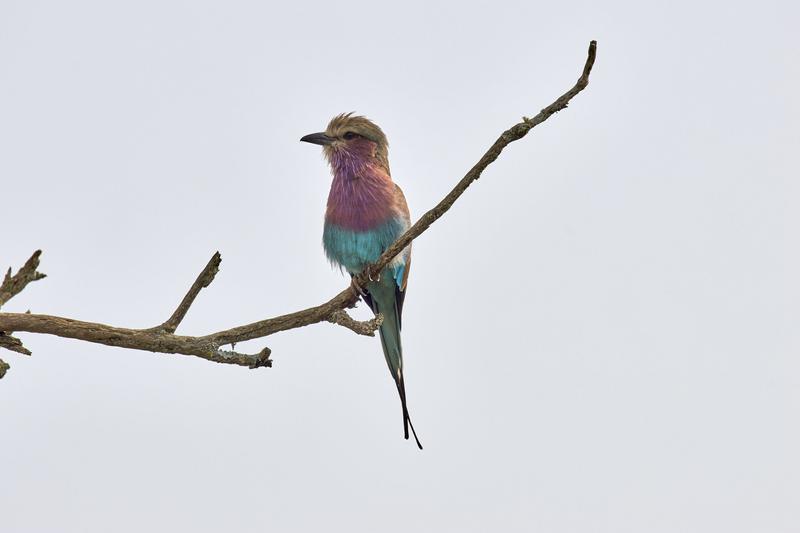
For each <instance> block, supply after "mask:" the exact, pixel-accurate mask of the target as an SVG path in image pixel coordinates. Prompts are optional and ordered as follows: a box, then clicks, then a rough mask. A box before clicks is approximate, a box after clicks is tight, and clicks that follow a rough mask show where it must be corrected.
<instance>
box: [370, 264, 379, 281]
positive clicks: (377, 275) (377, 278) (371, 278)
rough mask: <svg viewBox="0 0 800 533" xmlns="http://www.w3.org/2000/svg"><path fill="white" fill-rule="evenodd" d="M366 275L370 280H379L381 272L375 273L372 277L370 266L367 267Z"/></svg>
mask: <svg viewBox="0 0 800 533" xmlns="http://www.w3.org/2000/svg"><path fill="white" fill-rule="evenodd" d="M367 277H368V278H369V280H370V281H374V282H379V281H380V280H381V273H380V272H378V273H377V274H376V275H375V277H373V274H372V268H371V267H367Z"/></svg>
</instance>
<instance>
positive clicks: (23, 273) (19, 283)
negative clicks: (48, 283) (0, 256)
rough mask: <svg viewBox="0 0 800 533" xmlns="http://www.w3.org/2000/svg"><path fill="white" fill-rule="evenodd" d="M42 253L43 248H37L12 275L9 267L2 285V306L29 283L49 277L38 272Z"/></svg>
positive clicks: (0, 287) (0, 289)
mask: <svg viewBox="0 0 800 533" xmlns="http://www.w3.org/2000/svg"><path fill="white" fill-rule="evenodd" d="M40 255H42V251H41V250H36V251H35V252H33V255H32V256H31V257H30V259H28V260H27V261H25V264H24V265H22V268H20V269H19V270H18V271H17V273H16V274H14V275H13V276H12V275H11V267H8V272H6V276H5V278H4V279H3V283H2V285H0V307H3V305H4V304H5V303H6V302H7V301H9V300H10V299H11V298H13V297H14V296H16V295H17V294H19V293H20V292H22V289H24V288H25V287H27V285H28V283H30V282H32V281H38V280H40V279H42V278H45V277H47V276H46V274H42V273H41V272H37V271H36V269H37V268H39V256H40Z"/></svg>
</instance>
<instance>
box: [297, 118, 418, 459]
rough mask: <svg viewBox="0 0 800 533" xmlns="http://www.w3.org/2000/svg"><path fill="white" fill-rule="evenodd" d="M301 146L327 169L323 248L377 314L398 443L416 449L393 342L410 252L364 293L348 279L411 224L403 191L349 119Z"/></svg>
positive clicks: (379, 141) (385, 159)
mask: <svg viewBox="0 0 800 533" xmlns="http://www.w3.org/2000/svg"><path fill="white" fill-rule="evenodd" d="M300 140H301V141H302V142H306V143H312V144H318V145H321V146H322V151H323V154H324V155H325V159H327V161H328V164H329V166H330V169H331V174H332V175H333V180H332V182H331V188H330V192H329V193H328V202H327V207H326V209H325V223H324V227H323V232H322V244H323V248H324V250H325V254H326V256H327V258H328V260H329V261H330V262H331V264H332V265H334V266H335V267H339V268H340V269H342V270H345V271H347V272H348V273H349V274H350V276H351V278H352V279H353V284H352V286H353V288H354V290H355V291H357V293H358V294H359V295H360V296H361V298H363V300H364V301H365V302H366V303H367V305H368V306H369V307H370V309H372V312H373V313H375V315H377V314H378V313H380V314H382V315H383V322H382V323H381V325H380V327H379V334H380V338H381V346H382V348H383V355H384V357H385V359H386V364H387V365H388V367H389V372H390V374H391V376H392V379H393V380H394V383H395V385H396V386H397V392H398V394H399V395H400V404H401V407H402V410H403V432H404V436H405V438H406V440H408V438H409V431H408V430H409V428H411V433H412V434H413V435H414V440H415V441H416V443H417V446H418V447H419V449H420V450H421V449H422V444H421V443H420V441H419V438H417V432H416V431H415V430H414V425H413V424H412V423H411V417H410V416H409V414H408V405H407V402H406V388H405V379H404V376H403V347H402V344H401V341H400V328H401V317H402V312H403V301H404V299H405V295H406V288H407V287H408V274H409V272H410V270H411V245H410V244H409V245H408V246H407V247H406V248H405V249H404V250H403V251H402V252H400V253H399V254H398V255H397V256H396V257H395V258H394V259H393V260H392V261H391V262H390V263H389V264H388V265H386V267H385V268H384V269H383V270H382V271H381V272H380V273H379V274H378V275H375V274H373V273H370V276H369V281H368V282H367V283H365V284H364V285H365V286H364V287H361V286H360V285H359V284H358V283H357V282H356V281H355V276H356V275H357V274H359V273H361V272H362V271H363V270H364V268H365V267H367V266H368V265H370V264H371V263H374V262H375V261H376V260H377V259H378V258H379V257H380V255H381V254H382V253H383V252H384V250H386V249H387V248H388V247H389V246H390V245H391V244H392V243H394V241H395V240H397V238H398V237H400V235H402V234H403V233H404V232H405V231H406V230H407V229H408V228H409V227H410V225H411V218H410V214H409V210H408V204H407V203H406V199H405V196H404V195H403V191H402V190H401V189H400V187H399V186H398V185H397V184H395V183H394V182H393V181H392V177H391V173H390V171H389V153H388V150H389V142H388V140H387V138H386V135H385V134H384V133H383V130H381V128H380V127H379V126H378V125H377V124H375V123H374V122H372V121H371V120H369V119H367V118H366V117H363V116H358V115H355V114H354V113H352V112H351V113H342V114H340V115H336V116H335V117H333V119H331V121H330V122H329V123H328V126H327V128H326V129H325V131H324V132H319V133H311V134H309V135H306V136H304V137H303V138H301V139H300Z"/></svg>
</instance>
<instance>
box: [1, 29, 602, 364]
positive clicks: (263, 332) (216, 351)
mask: <svg viewBox="0 0 800 533" xmlns="http://www.w3.org/2000/svg"><path fill="white" fill-rule="evenodd" d="M596 53H597V43H596V41H592V42H591V43H590V44H589V51H588V56H587V58H586V63H585V64H584V67H583V72H582V73H581V76H580V77H579V78H578V81H577V83H576V84H575V85H574V86H573V87H572V88H571V89H569V90H568V91H567V92H565V93H564V94H563V95H561V96H560V97H559V98H557V99H556V100H555V101H554V102H553V103H552V104H550V105H549V106H547V107H545V108H544V109H542V110H541V111H540V112H539V113H538V114H537V115H536V116H534V117H533V118H527V117H523V119H522V122H520V123H518V124H515V125H514V126H512V127H511V128H509V129H508V130H506V131H505V132H503V134H502V135H500V137H498V139H497V140H496V141H495V142H494V144H493V145H492V146H491V147H490V148H489V150H488V151H487V152H486V153H485V154H484V155H483V157H481V159H480V160H479V161H478V162H477V163H476V164H475V166H474V167H472V168H471V169H470V170H469V172H467V174H466V175H465V176H464V177H463V178H462V179H461V180H460V181H459V182H458V184H456V186H455V187H454V188H453V190H452V191H450V192H449V193H448V194H447V196H445V197H444V199H442V201H441V202H439V203H438V204H437V205H436V206H435V207H434V208H433V209H431V210H430V211H428V212H427V213H425V214H424V215H423V216H422V217H421V218H420V219H419V220H418V221H417V222H416V223H415V224H414V225H413V226H411V228H409V229H408V231H406V232H405V233H404V234H403V235H401V236H400V238H398V239H397V241H395V243H394V244H392V245H391V246H390V247H389V248H388V249H386V251H384V252H383V254H381V256H380V258H378V260H377V261H376V262H375V263H374V264H372V265H370V266H369V267H367V268H366V269H365V270H364V272H362V273H361V274H359V275H358V276H356V278H355V280H356V282H357V283H358V284H359V285H362V286H363V285H364V284H366V283H367V281H368V280H369V277H370V275H372V277H374V276H375V274H374V273H377V272H380V271H382V270H383V268H384V267H385V266H386V265H387V264H389V262H390V261H391V260H392V259H393V258H394V257H395V256H396V255H397V254H399V253H400V252H401V251H402V250H404V249H405V248H406V246H408V245H409V244H410V243H411V241H412V240H414V239H415V238H417V237H419V236H420V235H421V234H422V233H423V232H424V231H426V230H427V229H428V228H429V227H430V226H431V224H433V223H434V222H435V221H436V220H438V219H439V218H440V217H441V216H442V215H443V214H444V213H446V212H447V211H448V210H449V209H450V207H452V205H453V204H454V203H455V201H456V200H458V198H459V197H460V196H461V195H462V194H463V193H464V191H466V190H467V188H468V187H469V186H470V185H471V184H472V183H473V182H474V181H475V180H477V179H478V178H480V176H481V174H482V173H483V171H484V170H485V169H486V167H488V166H489V165H490V164H491V163H492V162H494V161H495V160H496V159H497V158H498V157H499V156H500V154H501V153H502V151H503V149H505V147H506V146H508V145H509V144H511V143H512V142H514V141H517V140H519V139H521V138H522V137H524V136H525V135H527V134H528V132H529V131H530V130H531V129H533V128H534V127H536V126H537V125H539V124H541V123H542V122H544V121H545V120H547V119H548V118H550V117H551V116H552V115H554V114H555V113H557V112H558V111H560V110H562V109H564V108H566V107H567V104H568V103H569V101H570V100H571V99H572V98H573V97H575V96H576V95H577V94H578V93H580V92H581V91H582V90H583V89H585V88H586V86H587V85H588V83H589V74H590V73H591V70H592V66H593V65H594V61H595V56H596ZM40 253H41V252H39V251H37V252H36V253H34V254H33V256H32V257H31V259H29V260H28V262H27V263H25V266H23V267H22V268H21V269H20V271H19V272H18V273H17V274H16V275H15V276H14V277H11V275H10V270H9V274H7V275H6V279H5V281H4V282H3V285H2V286H1V287H0V305H2V304H3V303H5V302H6V301H8V300H9V299H11V298H12V297H13V296H15V295H16V294H18V293H19V292H20V291H21V290H22V289H24V288H25V285H27V283H29V282H30V281H35V280H37V279H41V278H42V277H44V275H43V274H40V273H38V272H36V268H37V266H38V262H39V254H40ZM220 261H221V258H220V255H219V252H217V253H215V254H214V256H213V257H212V258H211V260H210V261H209V262H208V264H207V265H206V267H205V268H204V269H203V271H202V272H201V273H200V275H199V276H198V277H197V280H196V281H195V282H194V284H193V285H192V286H191V288H190V289H189V292H188V293H187V294H186V296H185V297H184V298H183V300H182V301H181V303H180V304H179V305H178V308H177V309H176V310H175V312H174V313H173V314H172V316H171V317H170V318H169V319H168V320H167V321H166V322H164V323H163V324H161V325H160V326H156V327H154V328H150V329H128V328H119V327H114V326H107V325H105V324H97V323H93V322H84V321H80V320H74V319H71V318H63V317H56V316H48V315H37V314H21V313H0V331H5V332H12V331H14V332H20V331H22V332H30V333H44V334H49V335H56V336H59V337H67V338H72V339H79V340H83V341H87V342H93V343H99V344H105V345H108V346H118V347H122V348H130V349H135V350H145V351H151V352H159V353H178V354H184V355H193V356H196V357H200V358H203V359H207V360H209V361H214V362H218V363H228V364H235V365H241V366H247V367H250V368H257V367H262V366H272V360H271V359H270V353H271V352H270V350H269V348H264V349H263V350H261V351H260V352H259V353H257V354H252V355H250V354H243V353H238V352H235V351H232V350H231V351H228V350H222V347H223V346H227V345H235V344H236V343H239V342H243V341H247V340H252V339H258V338H262V337H267V336H269V335H272V334H273V333H277V332H280V331H286V330H289V329H295V328H299V327H303V326H308V325H311V324H316V323H318V322H326V321H327V322H331V323H333V324H338V325H340V326H343V327H346V328H348V329H350V330H352V331H354V332H355V333H358V334H360V335H369V336H372V335H374V334H375V331H376V330H377V329H378V328H379V327H380V324H381V323H382V320H383V317H382V316H381V315H378V316H376V317H375V318H373V319H371V320H367V321H364V322H359V321H357V320H354V319H353V318H352V317H350V316H349V315H348V314H347V312H346V311H345V309H347V308H349V307H352V306H353V305H354V304H355V303H356V301H357V300H358V296H357V295H356V293H355V291H354V290H353V289H352V288H351V287H348V288H347V289H345V290H343V291H342V292H340V293H339V294H337V295H336V296H334V297H333V298H331V299H330V300H328V301H327V302H325V303H323V304H321V305H318V306H316V307H311V308H308V309H304V310H302V311H297V312H294V313H289V314H286V315H281V316H277V317H273V318H268V319H266V320H260V321H258V322H253V323H252V324H246V325H243V326H238V327H234V328H231V329H227V330H223V331H218V332H216V333H212V334H210V335H205V336H200V337H191V336H184V335H175V330H176V328H177V327H178V326H179V325H180V323H181V321H182V320H183V318H184V317H185V316H186V312H187V311H188V310H189V308H190V307H191V306H192V304H193V303H194V300H195V298H196V297H197V295H198V294H199V293H200V291H201V290H202V289H203V288H204V287H208V285H209V284H210V283H211V282H212V281H213V279H214V276H215V275H216V273H217V272H218V270H219V265H220ZM10 339H13V340H10ZM17 343H18V344H17ZM0 347H3V348H9V349H14V347H16V348H18V349H17V350H15V351H21V350H25V348H24V347H22V343H21V342H19V340H18V339H14V338H13V337H10V336H8V335H4V336H2V337H0ZM25 352H27V350H25V351H24V352H22V353H25ZM28 353H30V352H28ZM7 369H8V365H7V364H5V363H4V362H2V361H0V378H1V377H2V376H3V375H4V374H5V371H6V370H7Z"/></svg>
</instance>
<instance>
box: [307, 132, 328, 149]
mask: <svg viewBox="0 0 800 533" xmlns="http://www.w3.org/2000/svg"><path fill="white" fill-rule="evenodd" d="M300 142H304V143H311V144H321V145H322V146H325V145H326V144H331V143H332V142H333V138H332V137H328V136H327V135H325V134H324V133H321V132H320V133H311V134H309V135H306V136H305V137H303V138H302V139H300Z"/></svg>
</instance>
